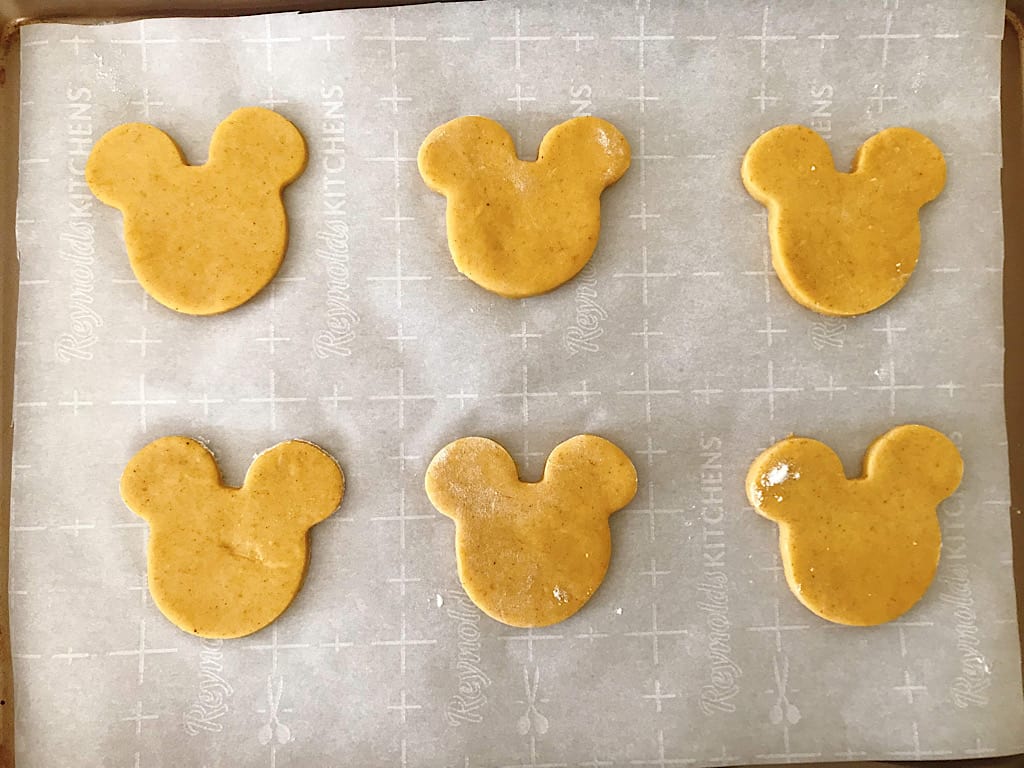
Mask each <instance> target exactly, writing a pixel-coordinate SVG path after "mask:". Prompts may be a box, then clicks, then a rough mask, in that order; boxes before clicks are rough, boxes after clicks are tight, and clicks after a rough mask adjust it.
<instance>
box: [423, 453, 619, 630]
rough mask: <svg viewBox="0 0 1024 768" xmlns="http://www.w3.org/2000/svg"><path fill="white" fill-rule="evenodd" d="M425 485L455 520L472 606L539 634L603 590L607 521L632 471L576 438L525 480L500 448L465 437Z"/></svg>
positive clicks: (441, 456) (439, 459)
mask: <svg viewBox="0 0 1024 768" xmlns="http://www.w3.org/2000/svg"><path fill="white" fill-rule="evenodd" d="M426 488H427V495H428V496H429V497H430V501H431V503H432V504H433V505H434V506H435V507H436V508H437V510H438V511H439V512H441V513H442V514H445V515H447V516H448V517H450V518H452V519H453V520H454V521H455V554H456V557H457V559H458V566H459V579H460V580H461V581H462V586H463V587H464V588H465V590H466V594H468V595H469V597H470V599H471V600H472V601H473V602H474V603H476V605H477V606H478V607H479V608H480V610H482V611H483V612H484V613H486V614H487V615H488V616H490V617H492V618H494V619H497V620H498V621H500V622H503V623H505V624H509V625H511V626H513V627H545V626H548V625H549V624H556V623H558V622H559V621H563V620H565V619H567V618H569V617H570V616H572V615H573V614H574V613H576V611H578V610H579V609H580V608H582V607H583V604H584V603H585V602H587V600H589V599H590V596H591V595H593V594H594V591H595V590H596V589H597V588H598V587H599V586H600V584H601V581H602V580H603V579H604V574H605V571H607V570H608V561H609V559H610V558H611V552H612V539H611V531H610V530H609V528H608V516H609V515H611V514H612V513H613V512H616V511H618V510H620V509H622V508H623V507H624V506H626V505H627V504H628V503H629V502H630V501H631V500H632V498H633V496H634V495H635V494H636V469H635V468H634V467H633V463H632V462H631V461H630V460H629V457H627V456H626V454H625V453H623V452H622V451H621V450H620V449H619V448H618V447H616V446H615V445H614V444H612V443H610V442H608V441H607V440H604V439H602V438H600V437H595V436H593V435H579V436H577V437H574V438H571V439H570V440H566V441H565V442H564V443H562V444H561V445H559V446H558V447H556V448H555V450H553V451H552V452H551V455H550V456H548V460H547V464H546V465H545V467H544V477H543V478H542V479H541V481H540V482H538V483H524V482H521V481H520V480H519V474H518V471H517V469H516V464H515V462H514V461H513V460H512V457H511V456H509V454H508V452H507V451H506V450H505V449H504V448H502V447H501V446H500V445H498V444H497V443H495V442H493V441H491V440H488V439H486V438H483V437H464V438H462V439H460V440H456V441H455V442H453V443H450V444H449V445H447V446H445V447H444V448H443V449H441V451H440V452H439V453H438V454H437V455H436V456H435V457H434V459H433V460H432V461H431V462H430V466H429V468H428V469H427V477H426Z"/></svg>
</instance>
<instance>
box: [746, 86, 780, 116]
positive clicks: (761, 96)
mask: <svg viewBox="0 0 1024 768" xmlns="http://www.w3.org/2000/svg"><path fill="white" fill-rule="evenodd" d="M750 100H751V101H756V102H757V103H758V106H759V107H760V109H761V114H762V115H763V114H764V111H765V108H766V107H767V106H768V104H769V103H771V104H773V105H774V104H775V102H776V101H778V100H779V97H778V96H769V95H768V90H767V86H766V85H765V83H764V81H763V80H762V81H761V90H760V91H758V94H757V96H751V97H750Z"/></svg>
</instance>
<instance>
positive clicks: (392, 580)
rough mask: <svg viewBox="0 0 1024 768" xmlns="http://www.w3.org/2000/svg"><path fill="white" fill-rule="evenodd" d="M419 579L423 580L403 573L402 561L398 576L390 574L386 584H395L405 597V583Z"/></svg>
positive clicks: (418, 580)
mask: <svg viewBox="0 0 1024 768" xmlns="http://www.w3.org/2000/svg"><path fill="white" fill-rule="evenodd" d="M423 517H428V515H423ZM403 519H404V518H403ZM421 581H423V579H411V578H409V577H408V576H406V575H405V563H404V562H403V563H400V564H399V575H398V577H397V578H396V577H394V576H392V577H391V578H390V579H388V584H397V585H398V590H399V592H401V593H402V597H405V585H406V584H417V583H419V582H421Z"/></svg>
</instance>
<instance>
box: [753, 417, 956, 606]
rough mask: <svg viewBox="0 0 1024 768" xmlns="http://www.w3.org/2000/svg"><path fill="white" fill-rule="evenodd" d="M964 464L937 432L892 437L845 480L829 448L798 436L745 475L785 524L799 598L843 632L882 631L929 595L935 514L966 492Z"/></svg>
mask: <svg viewBox="0 0 1024 768" xmlns="http://www.w3.org/2000/svg"><path fill="white" fill-rule="evenodd" d="M962 475H963V461H962V460H961V458H960V453H959V452H958V451H957V449H956V446H954V445H953V443H952V442H951V441H950V440H949V438H947V437H946V436H945V435H943V434H942V433H941V432H936V431H935V430H934V429H930V428H928V427H922V426H920V425H917V424H909V425H904V426H900V427H896V428H895V429H891V430H889V431H888V432H886V433H885V434H884V435H882V436H881V437H879V438H878V439H877V440H875V442H873V443H872V444H871V446H870V447H869V448H868V450H867V452H866V453H865V454H864V469H863V476H862V477H860V478H857V479H855V480H849V479H847V477H846V475H845V474H844V472H843V465H842V463H841V462H840V461H839V457H838V456H836V454H835V453H834V452H833V450H832V449H831V448H829V447H828V446H827V445H825V444H824V443H820V442H818V441H817V440H811V439H809V438H805V437H791V438H789V439H787V440H783V441H782V442H779V443H776V444H775V445H773V446H772V447H771V448H769V449H768V450H766V451H765V452H764V453H762V454H761V455H760V456H758V458H757V460H756V461H754V463H753V464H752V465H751V467H750V471H749V472H748V473H747V498H748V499H749V500H750V503H751V504H752V505H753V507H754V509H755V510H756V511H757V512H759V513H760V514H762V515H764V516H765V517H767V518H768V519H769V520H774V521H775V522H776V523H778V525H779V549H780V551H781V554H782V563H783V566H784V570H785V573H786V580H787V581H788V582H789V588H790V589H791V590H792V592H793V594H794V595H796V597H797V599H799V600H800V602H802V603H803V604H804V605H805V606H807V607H808V608H809V609H811V610H812V611H813V612H814V613H816V614H818V615H819V616H821V617H822V618H824V619H827V620H829V621H832V622H836V623H837V624H850V625H855V626H870V625H874V624H882V623H884V622H887V621H892V620H893V619H895V618H897V617H899V616H901V615H902V614H904V613H905V612H906V611H908V610H910V608H911V606H913V605H914V604H915V603H916V602H917V601H918V600H920V599H921V597H922V596H923V595H924V593H925V591H926V590H927V589H928V585H929V584H931V581H932V578H933V576H934V575H935V569H936V567H937V566H938V563H939V550H940V549H941V547H942V538H941V533H940V531H939V520H938V515H937V514H936V506H937V505H938V504H939V502H941V501H942V500H943V499H945V498H947V497H949V496H950V495H952V494H953V492H954V491H955V490H956V489H957V486H959V485H960V478H961V476H962Z"/></svg>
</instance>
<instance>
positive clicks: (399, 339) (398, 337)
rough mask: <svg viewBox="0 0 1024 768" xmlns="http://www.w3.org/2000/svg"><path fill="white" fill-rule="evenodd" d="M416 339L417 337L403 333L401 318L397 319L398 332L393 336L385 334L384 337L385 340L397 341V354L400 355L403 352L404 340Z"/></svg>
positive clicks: (403, 327) (403, 326)
mask: <svg viewBox="0 0 1024 768" xmlns="http://www.w3.org/2000/svg"><path fill="white" fill-rule="evenodd" d="M416 339H417V337H416V336H406V335H405V325H403V323H402V321H401V320H399V321H398V332H397V333H396V334H395V335H394V336H385V337H384V340H385V341H397V342H398V354H400V355H401V354H403V353H404V352H405V342H407V341H416Z"/></svg>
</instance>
